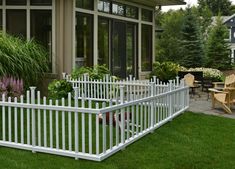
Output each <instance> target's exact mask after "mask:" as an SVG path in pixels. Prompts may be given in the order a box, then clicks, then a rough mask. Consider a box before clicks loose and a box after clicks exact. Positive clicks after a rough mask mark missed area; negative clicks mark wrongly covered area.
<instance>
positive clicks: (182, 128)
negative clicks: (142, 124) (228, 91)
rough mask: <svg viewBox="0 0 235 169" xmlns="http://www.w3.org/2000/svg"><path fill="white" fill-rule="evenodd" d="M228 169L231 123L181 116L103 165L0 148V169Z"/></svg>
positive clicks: (233, 147)
mask: <svg viewBox="0 0 235 169" xmlns="http://www.w3.org/2000/svg"><path fill="white" fill-rule="evenodd" d="M13 168H14V169H27V168H28V169H32V168H33V169H38V168H40V169H73V168H74V169H75V168H76V169H197V168H198V169H232V168H235V120H232V119H226V118H220V117H214V116H207V115H202V114H194V113H185V114H184V115H182V116H180V117H178V118H176V119H175V120H173V121H172V122H170V123H168V124H166V125H165V126H163V127H161V128H160V129H158V130H156V131H155V133H154V134H150V135H147V136H146V137H145V138H142V139H141V140H139V141H138V142H136V143H134V144H132V145H131V146H129V147H127V148H126V150H125V151H122V152H119V153H117V154H115V155H114V156H112V157H110V158H108V159H107V160H105V161H103V162H91V161H86V160H79V161H75V160H74V159H72V158H65V157H59V156H54V155H47V154H41V153H37V154H32V153H31V152H28V151H21V150H14V149H9V148H2V147H0V169H13Z"/></svg>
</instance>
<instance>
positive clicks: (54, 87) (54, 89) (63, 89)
mask: <svg viewBox="0 0 235 169" xmlns="http://www.w3.org/2000/svg"><path fill="white" fill-rule="evenodd" d="M69 92H73V86H72V84H71V83H69V82H67V81H66V80H54V81H53V82H52V83H50V84H49V85H48V95H49V97H50V98H53V99H61V98H67V96H68V93H69Z"/></svg>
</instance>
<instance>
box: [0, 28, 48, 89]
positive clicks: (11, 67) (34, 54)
mask: <svg viewBox="0 0 235 169" xmlns="http://www.w3.org/2000/svg"><path fill="white" fill-rule="evenodd" d="M47 61H48V52H47V51H46V49H44V47H42V46H41V45H39V44H37V43H36V42H35V41H34V40H30V41H27V40H22V39H20V38H17V37H13V36H10V35H8V34H5V33H2V32H0V77H3V76H8V77H15V78H18V79H22V80H23V81H24V84H25V85H26V87H27V86H29V85H35V84H36V83H37V81H38V80H39V78H40V77H42V76H43V74H44V72H47V71H48V62H47Z"/></svg>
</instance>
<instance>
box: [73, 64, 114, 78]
mask: <svg viewBox="0 0 235 169" xmlns="http://www.w3.org/2000/svg"><path fill="white" fill-rule="evenodd" d="M84 74H87V75H89V77H90V78H91V79H94V80H99V79H102V78H103V77H104V76H105V75H106V74H109V75H110V71H109V70H108V68H107V67H106V66H105V65H96V66H94V67H93V68H92V67H81V68H76V69H74V70H73V72H72V78H73V79H78V78H80V77H82V76H83V75H84Z"/></svg>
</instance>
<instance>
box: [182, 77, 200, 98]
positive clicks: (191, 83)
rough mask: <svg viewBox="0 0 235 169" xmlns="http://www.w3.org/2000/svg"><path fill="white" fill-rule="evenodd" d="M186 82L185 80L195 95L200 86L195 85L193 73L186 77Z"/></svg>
mask: <svg viewBox="0 0 235 169" xmlns="http://www.w3.org/2000/svg"><path fill="white" fill-rule="evenodd" d="M184 80H185V84H186V85H187V86H189V87H190V88H191V90H192V92H191V93H192V95H195V89H196V88H199V87H200V85H199V84H196V83H195V78H194V75H192V74H191V73H188V74H186V75H185V76H184ZM199 96H200V95H199Z"/></svg>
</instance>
